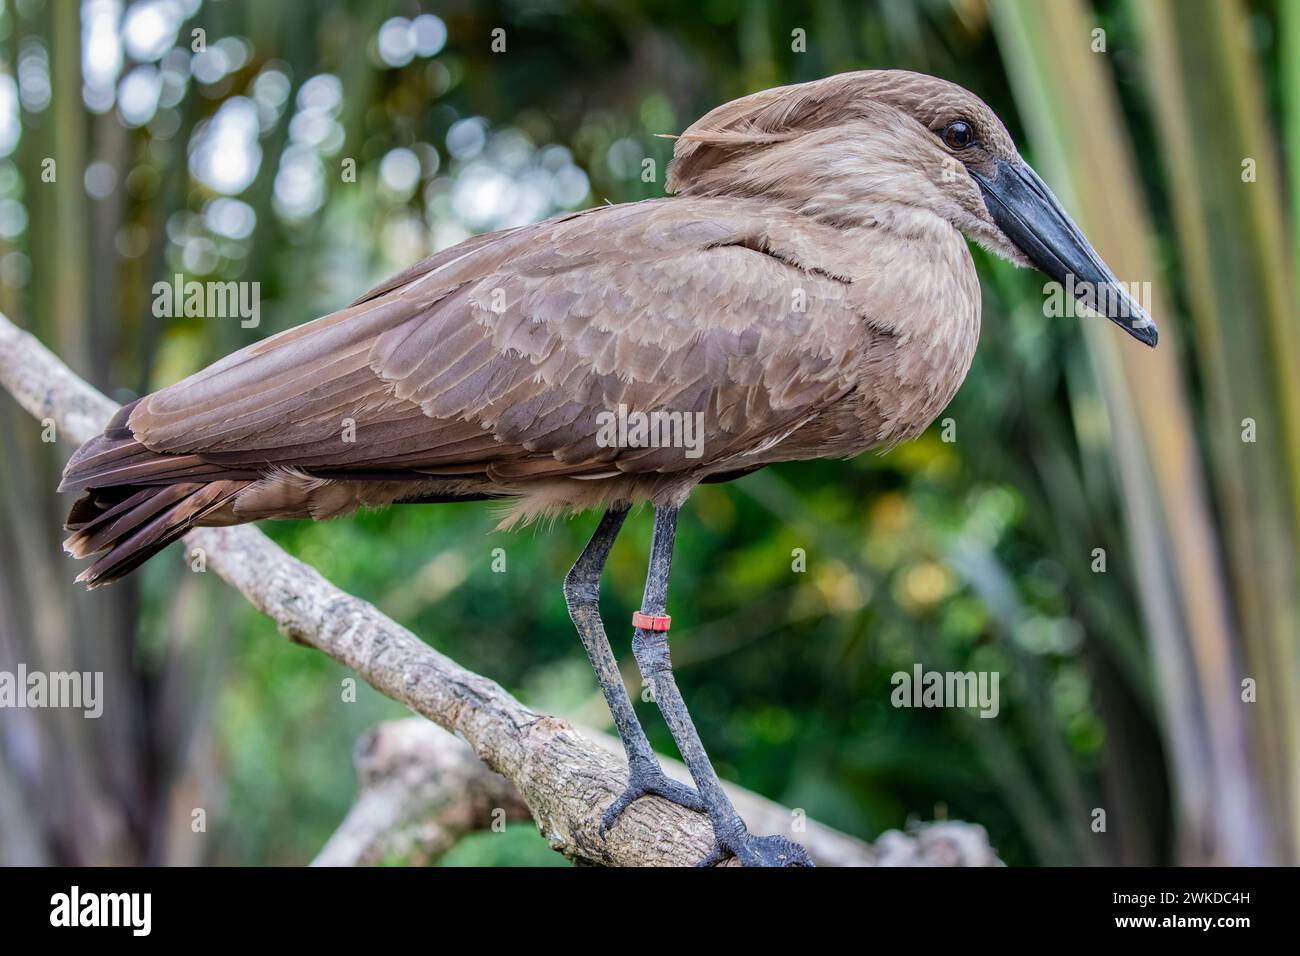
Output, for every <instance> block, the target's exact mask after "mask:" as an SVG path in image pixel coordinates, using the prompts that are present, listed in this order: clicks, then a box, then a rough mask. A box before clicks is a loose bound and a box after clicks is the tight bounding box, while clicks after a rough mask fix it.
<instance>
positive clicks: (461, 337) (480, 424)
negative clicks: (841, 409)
mask: <svg viewBox="0 0 1300 956" xmlns="http://www.w3.org/2000/svg"><path fill="white" fill-rule="evenodd" d="M725 209H726V207H725V206H719V205H718V204H716V203H706V202H690V201H683V200H674V201H669V202H664V201H657V202H647V203H637V204H631V205H627V206H614V207H603V208H601V207H598V208H597V209H594V210H590V211H588V212H587V213H583V214H580V215H577V216H569V217H565V218H563V219H557V220H549V221H547V222H544V223H539V224H538V225H536V226H530V227H524V228H522V229H516V230H511V231H510V232H508V233H503V234H499V235H496V236H493V237H487V238H484V237H479V238H477V239H475V240H471V242H470V243H468V244H465V245H464V246H459V247H456V248H454V249H451V250H446V251H444V252H443V253H440V254H439V255H438V256H437V257H434V258H432V259H430V260H426V261H425V262H424V263H421V264H420V265H419V266H417V267H414V268H413V269H412V270H408V274H406V277H405V278H404V279H402V280H401V281H400V282H391V281H390V282H389V283H386V284H385V285H383V286H381V287H379V288H378V289H377V290H375V292H373V293H371V294H369V295H367V296H365V297H363V298H362V299H361V300H358V302H357V303H355V304H354V305H352V306H350V307H348V308H347V309H345V310H343V311H341V312H338V313H335V314H334V315H331V316H327V317H325V318H322V319H318V320H317V321H315V322H311V323H308V324H306V325H303V326H299V327H297V328H294V329H290V330H288V331H286V332H283V333H280V334H279V335H276V336H274V337H272V338H270V339H267V340H266V341H264V342H261V343H258V344H257V345H254V346H251V347H249V348H247V349H244V350H242V351H240V352H237V353H235V354H233V355H231V356H229V357H227V358H225V359H223V360H221V361H219V362H217V363H216V364H214V365H212V366H210V367H209V368H207V369H205V370H203V371H201V372H199V373H197V374H196V375H194V376H191V377H190V378H188V379H185V380H184V381H182V382H179V383H177V384H175V385H173V386H170V387H169V388H166V389H163V390H162V391H160V392H157V393H155V394H153V395H150V396H147V397H146V398H144V399H143V400H141V402H139V403H138V404H137V405H136V407H135V408H134V409H133V410H132V411H131V413H130V417H129V419H128V424H129V429H130V432H131V433H132V435H133V436H134V437H135V438H136V439H137V440H138V441H140V442H141V443H143V444H144V445H145V446H146V447H147V448H149V449H150V450H152V451H154V452H163V453H170V454H175V455H179V456H186V457H187V459H188V458H192V457H193V456H197V457H198V458H199V459H201V460H202V461H204V462H210V463H214V464H220V465H221V466H223V467H250V468H268V467H276V466H284V467H295V468H301V469H304V470H307V471H312V470H321V471H329V472H331V473H335V472H339V471H341V470H342V471H356V472H357V473H362V472H370V471H374V470H376V469H381V470H382V469H393V468H401V469H410V470H417V471H422V472H427V473H434V474H442V473H447V474H457V473H468V472H474V471H479V472H485V473H487V474H489V475H492V476H493V477H498V478H510V477H522V476H527V475H535V474H575V475H584V474H585V475H591V474H596V473H605V472H613V473H619V472H622V473H640V472H669V471H676V470H681V469H690V468H693V467H698V466H699V465H700V464H701V462H700V461H699V460H698V459H697V458H690V457H687V456H686V455H685V454H684V450H683V449H682V448H681V447H677V448H646V447H640V448H634V447H633V448H629V447H610V446H609V444H608V442H607V441H603V440H602V438H601V434H602V421H604V422H608V421H609V419H608V418H607V417H605V418H602V415H604V416H611V415H617V414H618V413H619V411H620V409H622V410H624V411H626V412H638V411H640V412H655V411H658V412H681V413H696V412H698V413H702V415H703V419H702V422H701V424H702V427H703V432H702V445H703V454H704V456H705V460H706V461H709V462H720V461H723V460H724V459H731V458H735V457H738V456H740V457H743V456H744V455H746V454H747V453H753V452H754V451H756V450H760V449H762V448H765V447H767V446H769V445H771V444H772V443H774V442H776V441H779V440H780V439H781V438H783V437H785V435H786V434H788V433H789V431H790V430H792V429H794V428H797V427H798V426H799V425H801V424H802V423H804V422H806V421H808V420H809V418H810V417H811V416H814V415H815V414H816V413H817V412H818V411H819V410H821V409H824V408H826V407H828V405H830V404H832V403H834V402H835V401H836V400H837V399H838V398H840V397H841V396H843V395H844V394H845V393H846V392H847V391H848V390H850V389H851V388H852V374H851V369H852V368H853V363H854V362H855V361H857V360H858V358H859V356H860V354H861V350H862V349H863V348H864V347H865V346H866V345H867V343H868V341H869V337H870V336H871V335H872V334H880V333H873V332H872V331H870V330H869V327H868V325H867V323H866V321H865V320H864V319H863V317H862V316H860V315H858V314H856V313H855V311H854V309H853V308H852V306H851V304H850V301H849V295H848V284H847V283H845V282H842V281H840V280H838V279H835V278H832V277H829V276H826V275H822V274H818V273H816V272H814V271H805V270H804V269H801V268H799V267H797V266H795V265H792V264H791V263H789V262H787V261H784V260H782V259H781V258H779V257H777V256H774V255H772V254H770V253H769V252H767V251H764V248H765V247H764V241H765V240H764V239H763V231H764V229H765V228H766V226H765V225H764V223H763V221H762V220H760V219H758V218H757V217H753V216H749V217H746V216H744V215H740V214H735V215H732V214H727V213H726V212H725V211H724V210H725ZM605 434H606V435H607V434H608V432H606V433H605ZM742 464H743V462H742Z"/></svg>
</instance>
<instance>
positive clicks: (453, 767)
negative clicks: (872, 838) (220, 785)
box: [313, 717, 1000, 866]
mask: <svg viewBox="0 0 1300 956" xmlns="http://www.w3.org/2000/svg"><path fill="white" fill-rule="evenodd" d="M580 729H581V733H582V736H583V737H585V738H586V739H588V740H591V741H592V742H594V743H596V744H597V745H598V746H600V747H601V748H602V749H605V750H608V751H610V752H611V753H615V754H620V753H622V745H621V744H620V743H619V742H618V739H617V738H615V737H611V736H610V735H609V734H605V733H601V732H600V731H595V730H589V729H586V728H580ZM661 759H662V762H663V765H664V770H665V771H666V772H667V773H668V775H669V776H671V777H674V778H676V779H678V780H683V781H687V782H689V779H690V777H689V774H688V773H687V770H686V766H685V765H684V764H682V763H681V762H679V761H676V760H669V759H666V758H661ZM356 766H357V780H358V785H359V792H358V794H357V799H356V802H355V803H354V804H353V805H352V809H351V810H350V811H349V812H348V815H347V818H346V819H345V820H344V821H343V823H342V825H341V826H340V827H339V829H338V830H337V831H336V832H335V834H334V835H333V836H332V837H331V838H330V840H329V842H328V843H326V845H325V847H324V849H322V850H321V852H320V854H319V855H318V856H317V857H316V859H315V860H314V861H313V865H314V866H358V865H362V866H364V865H370V864H374V863H377V862H380V861H383V860H386V859H401V860H405V861H408V862H419V863H427V862H432V861H434V860H436V859H437V858H438V857H439V856H441V855H442V854H443V853H445V852H447V850H449V849H451V847H452V846H453V845H454V844H455V843H456V841H457V840H458V839H460V838H461V837H462V836H465V835H466V834H468V833H472V832H475V831H480V830H487V829H489V828H491V829H494V830H496V831H497V832H499V830H498V827H499V824H500V823H501V822H503V821H509V820H516V819H526V818H527V816H528V810H527V808H526V807H525V806H524V804H523V802H522V801H521V800H520V799H519V796H518V794H517V793H516V792H515V790H514V788H513V787H511V786H510V783H509V781H507V780H506V779H505V778H504V777H502V776H501V775H499V774H496V773H493V772H492V771H491V770H489V769H488V768H487V767H486V766H485V765H484V764H483V762H482V761H480V760H479V759H478V758H477V757H476V756H475V755H474V751H472V750H471V749H470V748H469V746H468V745H466V743H465V742H464V741H463V740H461V739H460V738H458V737H456V736H454V735H452V734H449V733H447V732H446V731H445V730H443V729H442V728H440V727H437V726H435V725H434V724H431V723H429V722H428V721H427V720H422V719H420V718H418V717H409V718H406V719H404V720H390V721H387V722H385V723H382V724H380V725H378V726H377V727H375V728H373V729H372V730H370V731H369V732H367V733H366V734H365V736H363V737H362V738H361V740H360V741H358V744H357V749H356ZM724 786H726V787H727V791H728V793H729V794H730V796H731V798H732V799H733V800H734V801H735V803H736V809H737V810H739V811H740V815H741V816H742V817H744V818H745V819H746V820H748V821H750V822H751V824H752V825H755V826H760V827H764V828H765V829H767V830H772V831H775V830H776V829H778V828H780V827H782V826H783V825H785V821H787V820H788V819H789V811H788V810H786V809H785V808H784V807H781V806H778V805H777V804H775V803H772V802H771V801H770V800H764V799H763V798H762V797H758V796H755V795H754V794H752V793H750V792H748V791H746V790H742V789H740V788H739V787H732V786H729V785H725V784H724ZM799 840H800V842H801V843H803V844H804V846H805V847H807V848H808V851H809V852H810V853H811V854H812V855H813V856H814V857H815V858H816V859H818V860H820V861H821V862H822V863H823V864H834V865H841V866H998V865H1000V861H999V860H998V858H997V856H996V855H995V854H994V852H993V850H992V848H991V847H990V846H989V841H988V836H987V834H985V832H984V828H983V827H981V826H978V825H976V824H972V823H958V822H955V821H954V822H941V823H929V824H922V825H918V826H916V827H913V828H911V829H910V830H909V832H907V833H902V832H899V831H898V830H890V831H888V832H887V833H884V834H882V835H881V837H880V839H879V840H877V841H876V843H875V845H874V846H869V845H867V844H864V843H861V842H860V841H858V840H854V839H852V838H851V837H846V836H845V835H844V834H842V833H839V832H838V831H836V830H832V829H830V828H829V827H825V826H822V825H820V824H817V823H811V824H809V825H808V827H807V828H806V830H804V831H803V832H800V833H799Z"/></svg>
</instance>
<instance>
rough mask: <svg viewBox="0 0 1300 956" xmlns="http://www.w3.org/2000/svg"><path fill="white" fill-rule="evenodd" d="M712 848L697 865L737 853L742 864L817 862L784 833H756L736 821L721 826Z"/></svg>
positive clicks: (711, 863) (736, 856)
mask: <svg viewBox="0 0 1300 956" xmlns="http://www.w3.org/2000/svg"><path fill="white" fill-rule="evenodd" d="M715 833H717V834H718V835H717V837H716V842H715V843H714V844H713V850H712V851H711V852H710V853H709V855H708V856H706V857H705V858H704V859H703V860H701V861H700V862H699V863H698V864H697V865H698V866H714V865H715V864H718V863H721V862H722V861H723V860H725V859H727V858H728V857H732V856H734V857H735V858H736V859H738V860H739V861H740V862H741V864H742V865H743V866H816V864H815V863H813V861H812V858H811V857H810V856H809V855H808V851H807V850H805V849H804V848H803V847H801V846H800V845H799V844H798V843H795V842H794V841H793V840H787V839H786V838H785V837H783V836H754V835H753V834H752V833H750V832H749V831H748V830H746V829H745V825H744V824H743V823H740V822H739V821H737V823H735V824H733V825H732V826H731V827H728V828H725V829H723V830H720V831H719V830H718V829H717V828H716V826H715Z"/></svg>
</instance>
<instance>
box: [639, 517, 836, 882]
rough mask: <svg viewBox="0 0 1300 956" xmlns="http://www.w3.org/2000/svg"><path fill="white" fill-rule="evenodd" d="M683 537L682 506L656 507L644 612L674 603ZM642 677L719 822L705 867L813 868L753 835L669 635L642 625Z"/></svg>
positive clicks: (795, 848)
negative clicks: (731, 861) (696, 711)
mask: <svg viewBox="0 0 1300 956" xmlns="http://www.w3.org/2000/svg"><path fill="white" fill-rule="evenodd" d="M676 535H677V509H676V508H656V509H655V526H654V538H653V540H652V542H651V544H650V569H649V571H648V573H647V575H646V582H645V598H644V600H643V601H642V602H641V613H642V614H644V615H647V616H651V617H658V616H661V615H663V614H664V611H665V608H666V606H667V602H668V572H669V569H670V568H671V566H672V560H673V543H674V540H675V538H676ZM632 653H633V654H635V655H636V662H637V667H639V668H640V670H641V677H642V679H643V680H645V681H646V683H647V684H648V685H649V686H650V687H651V688H652V689H653V691H654V698H655V703H656V704H658V705H659V711H660V712H661V713H662V714H663V715H664V720H665V721H667V723H668V729H669V730H671V731H672V735H673V740H674V741H676V743H677V749H678V750H680V751H681V754H682V759H683V760H685V761H686V766H687V767H689V768H690V771H691V777H692V779H694V781H695V786H696V787H698V788H699V792H700V796H701V797H703V798H704V804H705V806H706V808H707V811H708V814H709V821H710V822H711V823H712V824H713V835H714V839H715V840H716V843H715V845H714V849H713V852H712V853H711V854H710V855H709V856H708V857H707V858H705V859H704V860H702V861H701V864H702V865H706V866H707V865H710V864H712V863H717V862H719V861H720V860H722V859H725V858H726V857H727V856H728V855H731V856H736V857H738V858H739V859H740V861H741V862H742V863H743V864H745V865H746V866H812V865H813V864H812V860H810V859H809V858H808V854H807V853H806V852H805V851H804V849H803V847H801V846H799V844H797V843H794V842H793V841H791V840H787V839H786V838H785V837H782V836H766V837H756V836H752V835H751V834H750V833H749V831H748V830H746V829H745V824H744V821H742V820H741V819H740V815H739V814H737V813H736V808H735V807H733V806H732V805H731V801H730V800H729V799H727V795H726V794H725V793H724V792H723V790H722V784H721V782H720V781H719V780H718V775H717V773H716V772H715V771H714V769H713V764H712V763H711V762H710V761H709V757H708V754H706V753H705V752H704V745H703V744H702V743H701V742H700V735H699V733H697V732H696V730H695V724H694V722H692V720H691V715H690V714H689V713H688V712H687V710H686V703H685V701H683V700H682V694H681V691H680V690H678V688H677V680H676V679H675V678H674V677H673V666H672V661H671V659H670V658H669V655H668V633H667V631H661V630H647V629H644V628H637V629H636V633H635V636H634V637H633V638H632Z"/></svg>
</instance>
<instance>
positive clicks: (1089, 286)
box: [971, 159, 1157, 347]
mask: <svg viewBox="0 0 1300 956" xmlns="http://www.w3.org/2000/svg"><path fill="white" fill-rule="evenodd" d="M996 163H997V167H996V171H995V173H994V175H993V177H992V178H989V177H987V176H985V175H983V174H982V173H979V172H976V171H975V170H972V171H971V175H972V176H974V178H975V181H976V182H977V183H979V184H980V189H981V190H982V191H983V193H984V205H985V206H987V207H988V210H989V214H990V215H991V216H992V217H993V221H994V222H995V223H997V224H998V228H999V229H1001V230H1002V231H1003V232H1004V233H1006V235H1007V238H1009V239H1010V240H1011V241H1012V242H1014V243H1015V244H1016V247H1017V248H1018V249H1019V250H1020V251H1021V252H1023V253H1024V254H1025V257H1026V258H1027V259H1029V261H1030V262H1032V263H1033V264H1034V265H1036V266H1037V267H1038V268H1039V269H1041V270H1042V271H1043V272H1044V273H1046V274H1047V275H1048V276H1049V277H1050V278H1052V279H1054V280H1055V281H1057V282H1060V283H1062V285H1063V286H1064V287H1065V289H1067V290H1069V291H1070V292H1071V293H1072V294H1073V295H1074V297H1075V298H1076V299H1078V300H1079V301H1080V302H1081V303H1083V304H1084V305H1085V306H1087V307H1088V308H1090V309H1092V310H1094V311H1096V312H1098V313H1100V314H1101V315H1104V316H1106V318H1108V319H1110V320H1111V321H1112V322H1114V323H1115V324H1116V325H1118V326H1119V327H1120V328H1121V329H1123V330H1124V331H1125V332H1127V333H1128V334H1129V335H1131V336H1133V338H1135V339H1137V340H1138V341H1139V342H1142V343H1144V344H1146V345H1150V346H1152V347H1154V346H1155V344H1156V338H1157V332H1156V324H1155V322H1154V321H1152V319H1151V316H1149V315H1147V313H1146V310H1145V309H1143V308H1142V306H1141V305H1139V304H1138V302H1137V300H1136V299H1134V298H1133V296H1132V295H1130V294H1129V292H1128V290H1127V289H1126V288H1125V287H1124V286H1123V285H1122V284H1121V283H1120V281H1119V280H1118V279H1117V278H1115V273H1113V272H1111V271H1110V269H1108V268H1106V264H1105V263H1104V262H1102V261H1101V257H1100V256H1098V255H1097V251H1096V250H1095V249H1093V248H1092V246H1091V245H1090V244H1089V243H1088V240H1087V239H1085V238H1084V235H1083V233H1082V232H1081V231H1080V230H1079V227H1078V226H1076V225H1075V224H1074V222H1073V221H1072V220H1071V219H1070V217H1069V216H1068V215H1067V214H1066V212H1065V210H1064V209H1062V208H1061V203H1060V202H1059V201H1058V200H1057V198H1056V197H1055V196H1054V195H1052V191H1051V190H1050V189H1048V188H1047V183H1045V182H1043V180H1042V179H1041V178H1040V177H1039V175H1038V174H1037V173H1036V172H1034V171H1033V169H1031V168H1030V166H1029V165H1028V164H1027V163H1024V162H1019V163H1008V162H1005V161H1003V160H1000V159H999V160H997V161H996Z"/></svg>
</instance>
